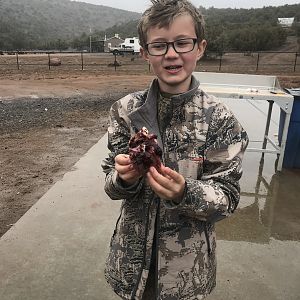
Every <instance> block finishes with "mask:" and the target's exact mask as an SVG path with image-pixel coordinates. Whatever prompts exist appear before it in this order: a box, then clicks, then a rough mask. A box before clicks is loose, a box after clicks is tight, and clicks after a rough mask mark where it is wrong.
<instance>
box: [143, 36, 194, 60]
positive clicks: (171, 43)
mask: <svg viewBox="0 0 300 300" xmlns="http://www.w3.org/2000/svg"><path fill="white" fill-rule="evenodd" d="M185 40H193V48H192V49H191V50H188V51H183V52H180V51H177V50H176V47H175V43H176V42H178V41H185ZM197 41H198V39H197V38H184V39H178V40H176V41H173V42H153V43H148V44H146V50H147V52H148V54H149V55H151V56H162V55H166V54H167V53H168V51H169V47H170V45H172V47H173V49H174V51H175V52H176V53H178V54H182V53H188V52H192V51H193V50H194V49H195V45H196V43H197ZM155 44H165V45H166V46H167V47H166V51H165V53H162V54H151V53H150V52H149V45H155Z"/></svg>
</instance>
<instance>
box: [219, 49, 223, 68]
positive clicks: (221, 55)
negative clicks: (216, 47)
mask: <svg viewBox="0 0 300 300" xmlns="http://www.w3.org/2000/svg"><path fill="white" fill-rule="evenodd" d="M222 57H223V53H221V54H220V62H219V72H220V71H221V69H222Z"/></svg>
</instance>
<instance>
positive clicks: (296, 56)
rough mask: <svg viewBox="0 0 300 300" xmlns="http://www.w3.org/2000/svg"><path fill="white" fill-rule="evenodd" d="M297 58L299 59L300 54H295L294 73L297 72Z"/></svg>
mask: <svg viewBox="0 0 300 300" xmlns="http://www.w3.org/2000/svg"><path fill="white" fill-rule="evenodd" d="M297 58H298V52H296V54H295V63H294V72H296V67H297Z"/></svg>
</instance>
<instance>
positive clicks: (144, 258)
mask: <svg viewBox="0 0 300 300" xmlns="http://www.w3.org/2000/svg"><path fill="white" fill-rule="evenodd" d="M149 208H150V204H149V207H148V212H147V222H146V228H145V239H144V240H145V243H144V251H143V252H144V253H143V262H142V267H141V271H140V274H139V275H138V280H137V283H136V286H135V288H134V290H133V293H132V296H131V300H135V299H136V298H135V296H136V291H137V289H138V286H139V283H140V281H141V278H142V273H143V269H144V266H145V264H146V252H147V233H148V227H149Z"/></svg>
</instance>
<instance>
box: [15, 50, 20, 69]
mask: <svg viewBox="0 0 300 300" xmlns="http://www.w3.org/2000/svg"><path fill="white" fill-rule="evenodd" d="M16 55H17V66H18V70H20V65H19V53H18V52H16Z"/></svg>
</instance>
